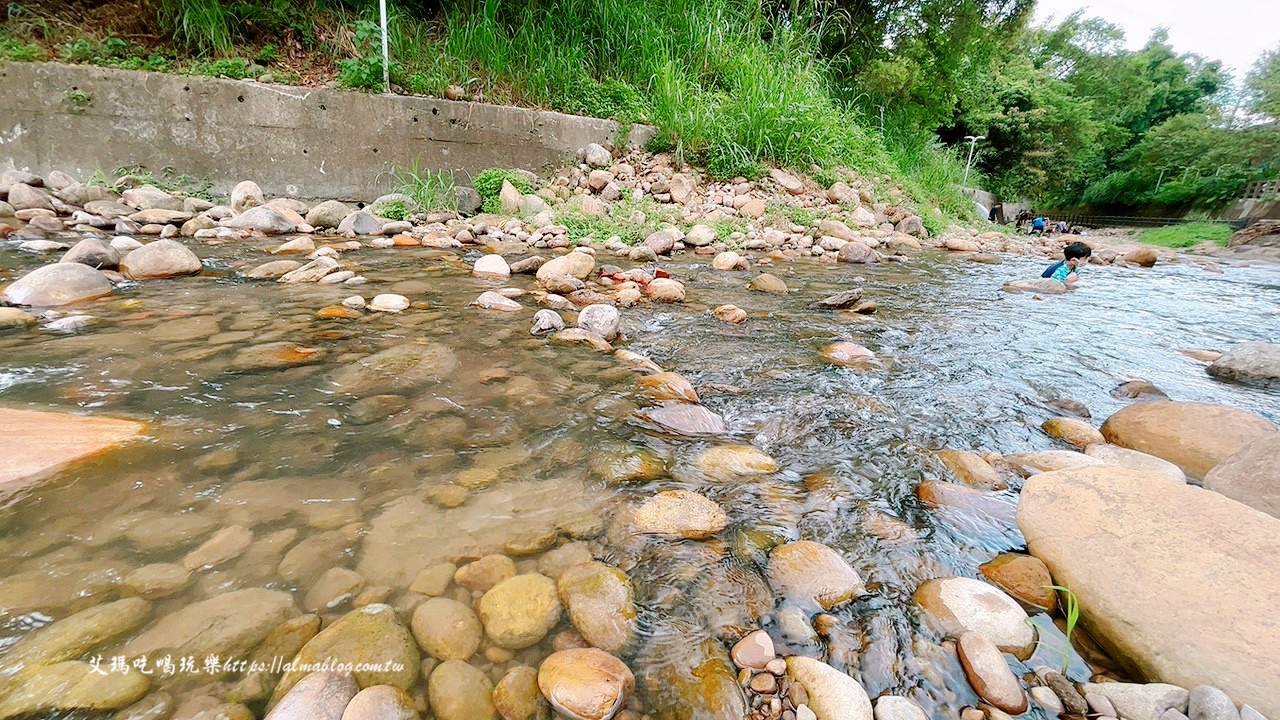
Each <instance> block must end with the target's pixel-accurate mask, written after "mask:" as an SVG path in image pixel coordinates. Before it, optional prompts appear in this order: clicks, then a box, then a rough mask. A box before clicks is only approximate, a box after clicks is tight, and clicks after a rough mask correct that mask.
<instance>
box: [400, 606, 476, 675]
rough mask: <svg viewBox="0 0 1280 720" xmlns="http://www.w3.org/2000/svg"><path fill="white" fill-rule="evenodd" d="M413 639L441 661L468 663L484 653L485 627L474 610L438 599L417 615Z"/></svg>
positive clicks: (414, 617)
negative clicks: (463, 661) (480, 650)
mask: <svg viewBox="0 0 1280 720" xmlns="http://www.w3.org/2000/svg"><path fill="white" fill-rule="evenodd" d="M411 627H412V628H413V637H414V639H415V640H417V641H418V647H420V648H422V649H423V651H424V652H426V653H427V654H428V655H430V656H431V657H433V658H435V659H437V660H466V659H468V658H470V657H471V656H472V655H475V654H476V651H477V650H479V649H480V641H481V640H482V639H483V638H484V627H483V626H481V625H480V619H479V618H477V617H476V614H475V613H474V612H472V610H471V608H470V607H468V606H466V605H463V604H462V603H460V602H458V601H456V600H451V599H449V598H442V597H435V598H431V599H430V600H428V601H426V602H424V603H422V604H421V605H419V606H418V607H417V608H416V609H415V610H414V611H413V622H412V623H411Z"/></svg>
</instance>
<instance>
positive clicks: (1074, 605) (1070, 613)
mask: <svg viewBox="0 0 1280 720" xmlns="http://www.w3.org/2000/svg"><path fill="white" fill-rule="evenodd" d="M1049 588H1050V589H1051V590H1055V591H1057V592H1058V594H1059V595H1061V596H1062V605H1063V617H1064V618H1065V619H1066V621H1067V632H1066V636H1067V644H1066V646H1065V647H1064V648H1063V649H1062V672H1063V674H1064V675H1065V674H1066V672H1067V665H1069V664H1070V662H1071V634H1072V633H1074V632H1075V630H1076V623H1078V622H1079V621H1080V600H1079V598H1077V597H1076V594H1075V593H1073V592H1071V590H1069V589H1068V588H1065V587H1063V586H1061V585H1050V586H1049Z"/></svg>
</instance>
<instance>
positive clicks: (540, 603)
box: [477, 573, 561, 650]
mask: <svg viewBox="0 0 1280 720" xmlns="http://www.w3.org/2000/svg"><path fill="white" fill-rule="evenodd" d="M477 610H478V611H479V615H480V621H481V622H482V623H483V624H484V631H485V634H486V635H488V637H489V639H490V640H492V641H493V642H494V643H496V644H498V645H500V646H502V647H504V648H508V649H510V650H521V649H524V648H527V647H530V646H531V645H536V644H537V643H538V642H539V641H540V640H542V638H544V637H546V636H547V633H548V632H550V631H551V628H553V627H555V626H556V624H557V623H558V622H560V612H561V606H560V598H559V595H558V593H557V590H556V583H555V581H554V580H552V579H551V578H549V577H546V576H545V575H539V574H538V573H528V574H526V575H516V576H515V577H511V578H507V579H506V580H503V581H502V582H500V583H498V584H497V585H495V586H494V587H493V588H492V589H490V590H489V591H488V592H486V593H485V594H484V596H483V597H481V598H480V603H479V605H478V606H477Z"/></svg>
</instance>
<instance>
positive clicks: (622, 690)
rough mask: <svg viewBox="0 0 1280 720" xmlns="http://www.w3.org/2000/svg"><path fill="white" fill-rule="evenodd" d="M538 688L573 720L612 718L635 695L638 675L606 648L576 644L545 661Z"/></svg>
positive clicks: (541, 667)
mask: <svg viewBox="0 0 1280 720" xmlns="http://www.w3.org/2000/svg"><path fill="white" fill-rule="evenodd" d="M538 688H539V689H540V690H542V695H543V696H544V697H545V698H546V699H547V702H549V703H551V707H553V708H555V709H556V711H557V712H559V713H561V714H563V715H564V716H565V717H567V718H570V719H571V720H610V718H612V717H613V716H615V715H617V714H618V711H619V710H621V709H622V707H623V706H624V705H625V704H626V702H627V698H629V697H630V696H631V692H632V690H633V689H634V688H635V676H634V675H632V674H631V670H630V669H628V668H627V666H626V664H624V663H623V662H622V661H621V660H619V659H618V658H616V657H614V656H613V655H610V654H609V653H607V652H605V651H603V650H599V649H597V648H574V649H572V650H561V651H559V652H555V653H552V654H551V655H550V656H548V657H547V659H546V660H543V661H542V665H541V666H539V668H538Z"/></svg>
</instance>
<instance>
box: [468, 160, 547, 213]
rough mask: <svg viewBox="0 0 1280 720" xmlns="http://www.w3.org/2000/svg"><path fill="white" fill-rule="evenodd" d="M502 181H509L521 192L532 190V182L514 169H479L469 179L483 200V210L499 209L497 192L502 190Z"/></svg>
mask: <svg viewBox="0 0 1280 720" xmlns="http://www.w3.org/2000/svg"><path fill="white" fill-rule="evenodd" d="M504 181H505V182H509V183H511V186H512V187H514V188H515V189H517V190H519V191H520V193H521V194H524V193H530V192H533V183H531V182H529V178H527V177H525V176H524V175H522V174H520V172H518V171H516V170H508V169H505V168H489V169H488V170H481V171H480V173H479V174H477V175H476V176H475V178H474V179H473V180H472V181H471V186H472V187H473V188H475V190H476V192H477V193H480V198H481V199H482V200H483V201H484V206H483V210H484V212H487V213H496V212H498V211H499V210H500V209H501V208H500V207H499V205H498V194H499V193H501V192H502V183H503V182H504Z"/></svg>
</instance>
